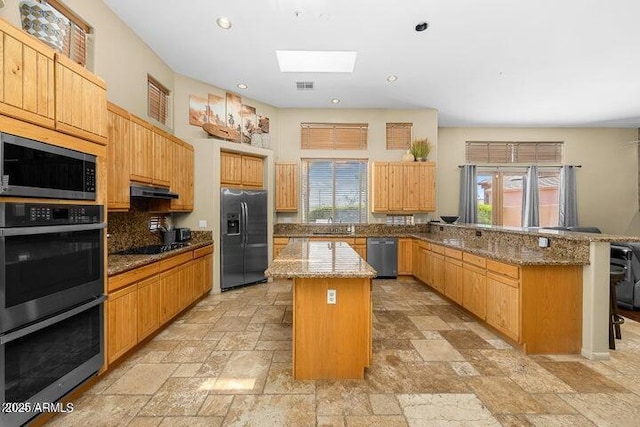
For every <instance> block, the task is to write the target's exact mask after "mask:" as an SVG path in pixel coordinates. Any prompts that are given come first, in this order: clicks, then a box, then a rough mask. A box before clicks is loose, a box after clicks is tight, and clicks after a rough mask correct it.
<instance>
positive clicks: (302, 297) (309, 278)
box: [265, 239, 376, 379]
mask: <svg viewBox="0 0 640 427" xmlns="http://www.w3.org/2000/svg"><path fill="white" fill-rule="evenodd" d="M265 274H266V276H267V277H272V278H290V279H293V334H292V335H293V345H292V349H293V378H294V379H347V378H352V379H362V378H364V368H366V367H368V366H369V364H370V362H371V356H372V302H371V279H372V278H373V277H375V275H376V271H375V270H374V269H373V268H372V267H371V266H370V265H369V264H367V262H366V261H365V260H364V259H362V258H361V257H360V255H358V253H357V252H356V251H355V250H354V249H353V248H352V247H351V246H349V245H348V244H347V243H345V242H333V241H310V240H308V239H292V240H291V242H290V243H289V244H288V245H287V247H286V248H285V249H284V250H283V251H282V252H281V253H280V254H279V256H278V257H277V258H276V259H275V260H274V261H273V262H272V263H271V265H270V266H269V268H268V269H267V270H266V272H265Z"/></svg>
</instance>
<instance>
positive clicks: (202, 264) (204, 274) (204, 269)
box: [193, 246, 213, 296]
mask: <svg viewBox="0 0 640 427" xmlns="http://www.w3.org/2000/svg"><path fill="white" fill-rule="evenodd" d="M193 260H194V263H195V269H196V272H195V275H196V283H198V284H199V285H200V286H199V290H197V293H196V295H198V296H199V295H204V294H206V293H208V292H209V291H211V289H212V288H213V246H207V247H205V248H201V249H196V250H195V251H193ZM194 292H195V291H194Z"/></svg>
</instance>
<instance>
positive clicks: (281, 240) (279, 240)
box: [273, 237, 289, 259]
mask: <svg viewBox="0 0 640 427" xmlns="http://www.w3.org/2000/svg"><path fill="white" fill-rule="evenodd" d="M288 244H289V238H288V237H274V238H273V259H276V258H278V255H280V252H281V251H282V250H283V249H284V248H285V247H286V246H287V245H288Z"/></svg>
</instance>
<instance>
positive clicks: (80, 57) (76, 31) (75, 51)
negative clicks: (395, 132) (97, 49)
mask: <svg viewBox="0 0 640 427" xmlns="http://www.w3.org/2000/svg"><path fill="white" fill-rule="evenodd" d="M46 3H47V4H48V5H49V6H51V7H52V8H54V9H55V10H56V11H57V12H58V13H60V14H61V15H64V16H65V17H66V18H67V19H68V20H69V26H68V27H67V31H66V36H65V39H64V44H63V48H62V53H63V54H65V55H66V56H68V57H69V58H70V59H71V60H72V61H74V62H76V63H78V64H80V65H82V66H83V67H86V65H87V34H89V33H90V32H91V27H90V26H89V25H88V24H87V23H86V22H84V21H83V20H82V19H80V17H79V16H78V15H76V14H75V13H73V11H71V10H70V9H69V8H67V7H66V6H65V5H63V4H62V3H60V2H59V1H57V0H48V1H46Z"/></svg>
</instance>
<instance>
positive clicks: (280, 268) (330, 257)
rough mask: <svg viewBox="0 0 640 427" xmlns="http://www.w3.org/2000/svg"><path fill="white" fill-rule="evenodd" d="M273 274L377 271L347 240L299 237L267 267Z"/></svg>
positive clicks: (335, 275) (317, 275) (356, 274)
mask: <svg viewBox="0 0 640 427" xmlns="http://www.w3.org/2000/svg"><path fill="white" fill-rule="evenodd" d="M265 275H266V276H267V277H274V278H287V279H291V278H302V277H303V278H320V277H327V278H366V277H369V278H373V277H375V276H376V271H375V270H374V269H373V267H371V266H370V265H369V264H367V263H366V261H365V260H363V259H362V258H361V257H360V255H358V253H357V252H356V251H355V250H353V248H352V247H351V246H349V244H347V243H345V242H330V241H322V240H314V241H310V240H308V239H296V240H295V241H291V242H289V244H288V245H287V247H286V248H284V249H283V250H282V252H280V255H279V256H278V258H276V259H275V260H273V262H272V263H271V265H269V268H267V270H266V271H265Z"/></svg>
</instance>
